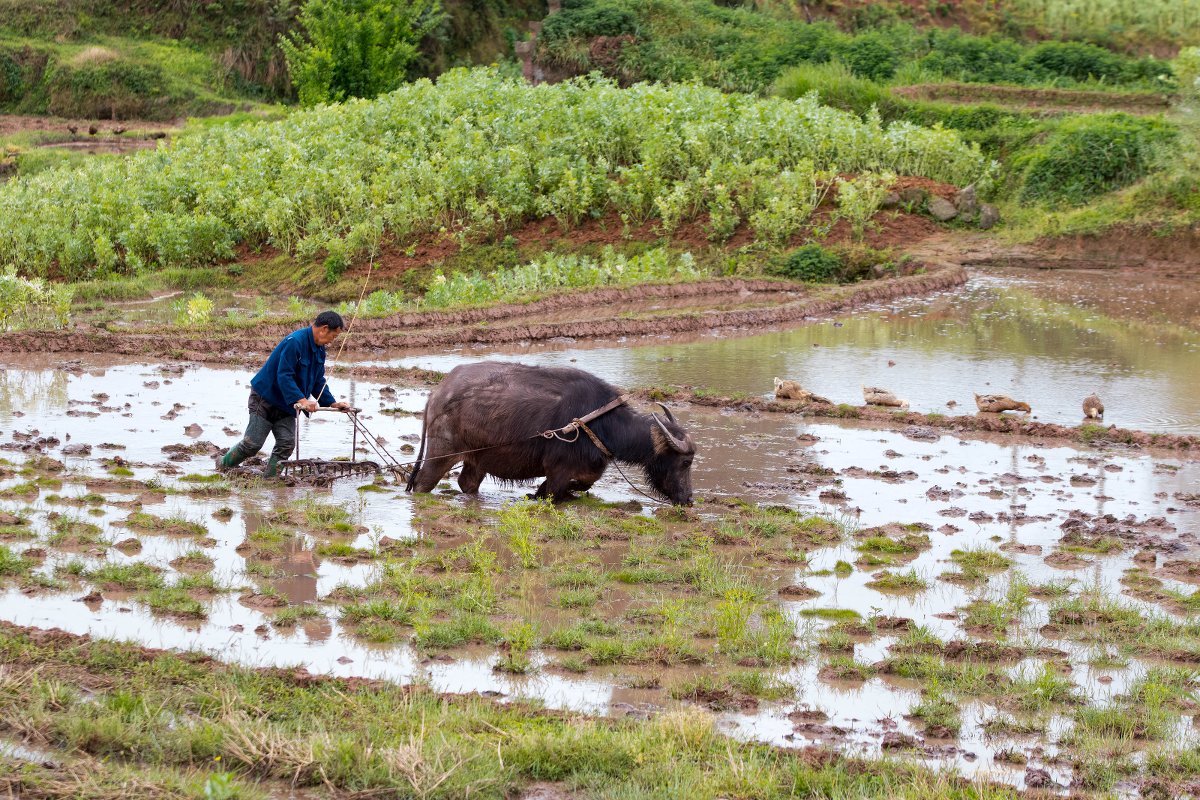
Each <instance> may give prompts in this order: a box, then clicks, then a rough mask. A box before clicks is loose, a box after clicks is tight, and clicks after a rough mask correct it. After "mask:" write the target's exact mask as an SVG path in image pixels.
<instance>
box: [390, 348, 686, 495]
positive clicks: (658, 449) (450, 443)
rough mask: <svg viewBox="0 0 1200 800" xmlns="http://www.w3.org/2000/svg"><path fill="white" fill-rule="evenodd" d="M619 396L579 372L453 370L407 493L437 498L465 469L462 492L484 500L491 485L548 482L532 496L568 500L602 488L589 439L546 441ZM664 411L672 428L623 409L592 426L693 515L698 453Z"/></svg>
mask: <svg viewBox="0 0 1200 800" xmlns="http://www.w3.org/2000/svg"><path fill="white" fill-rule="evenodd" d="M620 396H621V391H620V390H619V389H617V388H616V387H615V386H612V385H610V384H608V383H606V382H604V381H602V380H600V379H599V378H597V377H596V376H595V375H591V374H589V373H587V372H584V371H583V370H578V369H571V368H566V367H531V366H526V365H524V364H511V363H502V362H483V363H479V364H464V365H462V366H459V367H455V368H454V369H453V370H451V371H450V373H449V374H448V375H447V376H446V377H445V379H443V380H442V383H441V385H439V386H438V387H437V389H435V390H434V391H433V393H432V394H430V395H429V400H428V402H427V403H426V404H425V422H424V429H423V431H422V434H421V450H420V453H419V454H418V456H417V463H416V467H415V468H414V469H413V473H412V476H411V477H410V478H409V481H408V490H409V491H414V490H415V491H418V492H428V491H431V490H432V489H433V487H434V486H436V485H437V483H438V481H440V480H441V479H442V477H443V476H445V474H446V473H447V472H449V471H450V468H451V467H453V466H454V465H455V464H456V463H458V462H459V461H462V462H463V467H462V473H461V474H460V475H459V477H458V486H459V488H460V489H462V490H463V491H464V492H468V493H470V492H476V491H478V490H479V484H480V483H482V482H483V479H484V477H485V476H487V475H492V476H495V477H496V478H499V479H500V480H502V481H524V480H529V479H532V478H540V477H542V476H545V478H546V480H545V481H543V482H542V484H541V485H540V486H538V489H537V492H536V493H535V495H534V496H535V497H550V498H553V500H554V502H556V503H557V502H561V501H563V500H566V499H568V498H570V497H571V492H573V491H585V490H587V489H588V488H590V487H591V485H592V484H593V483H595V482H596V481H597V480H599V479H600V476H601V475H603V474H604V470H605V469H606V468H607V467H608V462H609V460H610V459H609V458H608V457H607V456H605V455H604V453H602V452H601V450H600V449H599V448H598V447H597V446H596V445H595V444H594V443H593V442H592V441H591V439H590V438H588V436H586V435H585V434H584V433H583V432H579V436H578V438H577V439H575V440H574V441H572V442H564V441H561V440H559V439H555V438H551V439H547V438H544V437H542V436H539V435H538V434H540V433H541V432H543V431H547V430H553V429H556V428H561V427H562V426H564V425H566V424H567V423H569V422H571V420H573V419H577V418H580V417H583V416H585V415H586V414H588V413H589V412H592V411H595V410H597V409H599V408H602V407H603V406H605V405H606V404H607V403H608V402H609V401H612V400H614V399H616V398H618V397H620ZM662 408H663V411H664V414H665V418H664V417H663V416H660V415H658V414H654V413H651V414H639V413H638V412H637V411H634V410H633V409H632V408H630V407H629V405H628V404H622V405H618V406H616V407H615V408H614V409H612V410H611V411H608V412H607V413H605V414H603V415H601V416H599V417H597V418H596V419H595V420H593V421H591V422H589V423H587V425H588V427H589V428H590V429H591V430H592V432H593V433H595V434H596V436H597V438H599V440H600V442H601V443H602V444H603V445H604V446H605V447H606V448H607V449H608V450H609V451H610V452H611V453H612V455H613V458H614V459H616V460H617V461H623V462H625V463H627V464H633V465H636V466H638V467H641V468H642V470H643V471H644V472H645V474H646V478H647V479H648V480H649V481H650V485H651V486H653V487H654V488H655V490H657V491H658V492H660V493H661V494H662V495H664V496H665V497H667V498H668V499H670V500H671V502H672V503H675V504H676V505H690V504H691V502H692V472H691V470H692V459H693V458H695V455H696V447H695V445H694V444H692V438H691V437H690V436H689V435H688V433H687V431H685V430H684V429H683V427H682V426H680V424H679V423H678V422H676V421H675V418H674V417H673V416H672V415H671V412H670V411H669V410H667V407H666V406H663V407H662ZM567 438H571V437H570V436H568V437H567ZM464 451H475V452H464Z"/></svg>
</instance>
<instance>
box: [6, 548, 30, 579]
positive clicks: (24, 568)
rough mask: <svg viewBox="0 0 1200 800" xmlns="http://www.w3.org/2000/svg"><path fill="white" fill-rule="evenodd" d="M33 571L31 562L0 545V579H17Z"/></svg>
mask: <svg viewBox="0 0 1200 800" xmlns="http://www.w3.org/2000/svg"><path fill="white" fill-rule="evenodd" d="M31 569H33V562H32V561H31V560H29V559H28V558H25V557H23V556H21V555H19V554H17V553H14V552H13V551H12V550H10V549H9V548H8V547H5V546H4V545H2V544H0V577H18V576H21V575H25V574H27V573H28V572H29V571H30V570H31Z"/></svg>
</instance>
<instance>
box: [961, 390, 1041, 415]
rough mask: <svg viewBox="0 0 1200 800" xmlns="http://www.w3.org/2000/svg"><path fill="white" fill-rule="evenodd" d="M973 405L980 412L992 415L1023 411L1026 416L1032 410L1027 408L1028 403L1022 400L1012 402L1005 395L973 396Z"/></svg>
mask: <svg viewBox="0 0 1200 800" xmlns="http://www.w3.org/2000/svg"><path fill="white" fill-rule="evenodd" d="M975 405H976V406H977V407H978V408H979V410H980V411H987V412H990V413H993V414H999V413H1000V412H1002V411H1024V412H1025V413H1026V414H1028V413H1029V412H1030V411H1032V410H1033V409H1031V408H1030V407H1029V403H1026V402H1024V401H1023V400H1013V399H1012V398H1011V397H1009V396H1008V395H1006V394H977V395H975Z"/></svg>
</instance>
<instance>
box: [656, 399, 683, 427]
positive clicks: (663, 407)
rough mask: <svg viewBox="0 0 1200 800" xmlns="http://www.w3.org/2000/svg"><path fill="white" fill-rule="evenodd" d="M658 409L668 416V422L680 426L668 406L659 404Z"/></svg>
mask: <svg viewBox="0 0 1200 800" xmlns="http://www.w3.org/2000/svg"><path fill="white" fill-rule="evenodd" d="M658 407H659V408H661V409H662V410H663V413H664V414H666V415H667V419H668V420H670V421H671V422H672V423H673V424H675V425H678V424H679V423H678V422H675V415H674V414H672V413H671V409H669V408H667V406H666V404H664V403H659V404H658Z"/></svg>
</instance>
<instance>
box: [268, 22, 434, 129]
mask: <svg viewBox="0 0 1200 800" xmlns="http://www.w3.org/2000/svg"><path fill="white" fill-rule="evenodd" d="M440 20H441V6H440V4H439V3H438V0H306V2H305V3H304V7H303V8H302V9H301V10H300V17H299V23H300V26H301V27H302V28H303V30H304V33H303V35H301V34H300V33H296V32H293V33H292V34H291V35H290V36H283V37H280V40H279V46H280V48H281V49H282V50H283V54H284V57H285V58H286V59H287V66H288V72H289V73H290V74H291V76H292V82H293V83H294V84H295V86H296V92H297V94H298V95H299V97H300V103H301V105H305V106H314V105H318V104H320V103H328V102H330V101H341V100H345V99H346V98H348V97H366V98H371V97H376V96H378V95H381V94H383V93H384V92H389V91H391V90H392V89H395V88H396V87H397V86H399V85H400V84H401V83H402V82H403V81H404V79H405V77H406V74H407V70H408V65H409V64H410V63H412V61H413V59H414V58H416V56H417V45H418V44H419V43H420V41H421V40H422V39H423V38H424V37H425V34H427V33H429V32H430V31H431V30H432V29H433V28H434V27H435V26H436V25H437V24H438V23H439V22H440Z"/></svg>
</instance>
